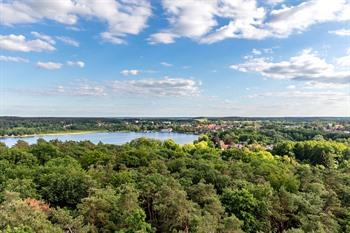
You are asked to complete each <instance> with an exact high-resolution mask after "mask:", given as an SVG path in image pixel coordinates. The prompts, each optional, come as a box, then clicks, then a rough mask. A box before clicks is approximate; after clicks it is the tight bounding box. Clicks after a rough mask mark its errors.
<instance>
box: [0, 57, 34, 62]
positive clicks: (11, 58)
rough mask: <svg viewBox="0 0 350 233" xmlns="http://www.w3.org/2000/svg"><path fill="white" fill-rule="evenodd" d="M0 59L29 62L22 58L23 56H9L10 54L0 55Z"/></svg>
mask: <svg viewBox="0 0 350 233" xmlns="http://www.w3.org/2000/svg"><path fill="white" fill-rule="evenodd" d="M0 61H5V62H18V63H23V62H25V63H27V62H29V60H28V59H26V58H23V57H11V56H4V55H0Z"/></svg>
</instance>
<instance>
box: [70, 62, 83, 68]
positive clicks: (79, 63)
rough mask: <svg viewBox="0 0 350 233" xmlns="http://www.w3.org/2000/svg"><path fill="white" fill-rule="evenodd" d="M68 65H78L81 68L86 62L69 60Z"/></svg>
mask: <svg viewBox="0 0 350 233" xmlns="http://www.w3.org/2000/svg"><path fill="white" fill-rule="evenodd" d="M67 65H69V66H77V67H80V68H84V66H85V63H84V62H83V61H67Z"/></svg>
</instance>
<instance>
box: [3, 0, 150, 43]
mask: <svg viewBox="0 0 350 233" xmlns="http://www.w3.org/2000/svg"><path fill="white" fill-rule="evenodd" d="M151 12H152V11H151V4H150V2H149V1H146V0H138V1H123V0H118V1H115V0H104V1H103V3H101V1H98V0H93V1H85V0H60V1H19V0H13V1H5V2H3V1H1V2H0V15H1V23H2V24H5V25H14V24H19V23H36V22H40V21H42V20H44V19H49V20H53V21H56V22H58V23H62V24H66V25H70V26H73V25H75V24H76V23H77V22H78V20H79V18H84V19H88V20H89V19H93V18H95V19H98V20H100V21H102V22H107V25H108V29H107V31H106V32H102V33H101V37H102V38H104V39H105V40H108V41H110V42H112V43H116V44H119V43H123V42H124V37H125V36H126V35H136V34H138V33H140V32H141V31H142V30H143V29H144V28H145V27H146V26H147V25H146V22H147V19H148V18H149V17H150V16H151Z"/></svg>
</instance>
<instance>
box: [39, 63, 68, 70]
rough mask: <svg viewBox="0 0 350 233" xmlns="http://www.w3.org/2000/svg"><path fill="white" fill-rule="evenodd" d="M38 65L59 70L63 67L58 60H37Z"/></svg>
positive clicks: (42, 67)
mask: <svg viewBox="0 0 350 233" xmlns="http://www.w3.org/2000/svg"><path fill="white" fill-rule="evenodd" d="M36 65H37V67H39V68H41V69H46V70H59V69H61V68H62V63H57V62H51V61H49V62H41V61H39V62H37V63H36Z"/></svg>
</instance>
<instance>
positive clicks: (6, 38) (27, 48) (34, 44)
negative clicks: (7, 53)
mask: <svg viewBox="0 0 350 233" xmlns="http://www.w3.org/2000/svg"><path fill="white" fill-rule="evenodd" d="M0 48H1V49H5V50H12V51H20V52H31V51H34V52H42V51H53V50H55V47H53V46H52V44H51V43H49V42H47V41H46V40H42V39H35V40H27V39H26V37H25V36H23V35H14V34H10V35H0Z"/></svg>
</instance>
